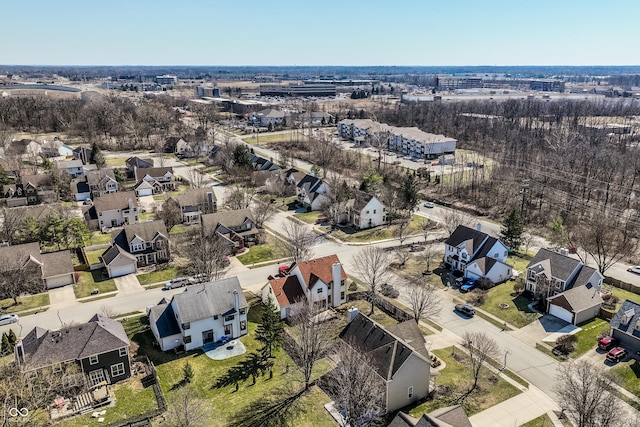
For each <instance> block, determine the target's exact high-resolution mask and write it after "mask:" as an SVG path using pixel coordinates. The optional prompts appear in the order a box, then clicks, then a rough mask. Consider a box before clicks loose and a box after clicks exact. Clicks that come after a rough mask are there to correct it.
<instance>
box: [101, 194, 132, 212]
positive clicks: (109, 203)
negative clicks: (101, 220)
mask: <svg viewBox="0 0 640 427" xmlns="http://www.w3.org/2000/svg"><path fill="white" fill-rule="evenodd" d="M129 200H131V203H132V204H133V207H138V199H137V198H136V193H135V191H122V192H119V193H110V194H104V195H102V196H100V197H98V198H96V200H95V201H94V202H93V207H95V210H96V211H97V212H105V211H110V210H117V209H128V208H129Z"/></svg>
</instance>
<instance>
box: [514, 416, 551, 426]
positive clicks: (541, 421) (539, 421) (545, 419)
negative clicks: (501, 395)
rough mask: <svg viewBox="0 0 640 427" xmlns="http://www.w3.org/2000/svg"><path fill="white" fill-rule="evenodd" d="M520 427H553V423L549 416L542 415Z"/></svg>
mask: <svg viewBox="0 0 640 427" xmlns="http://www.w3.org/2000/svg"><path fill="white" fill-rule="evenodd" d="M520 427H553V421H551V418H549V415H547V414H542V415H540V416H539V417H538V418H536V419H534V420H531V421H529V422H528V423H526V424H521V425H520Z"/></svg>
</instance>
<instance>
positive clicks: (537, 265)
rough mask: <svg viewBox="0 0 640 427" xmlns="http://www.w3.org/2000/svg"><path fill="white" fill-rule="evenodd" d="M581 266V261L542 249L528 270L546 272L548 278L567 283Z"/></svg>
mask: <svg viewBox="0 0 640 427" xmlns="http://www.w3.org/2000/svg"><path fill="white" fill-rule="evenodd" d="M581 264H582V262H581V261H579V260H576V259H573V258H571V257H569V256H566V255H562V254H559V253H557V252H553V251H550V250H548V249H544V248H542V249H540V250H539V251H538V253H537V254H536V255H535V256H534V257H533V258H532V259H531V262H529V265H527V269H530V268H531V269H537V270H534V271H536V272H541V271H543V270H544V271H545V272H546V273H547V274H546V276H547V277H553V278H556V279H558V280H561V281H563V282H566V281H567V280H569V278H570V277H571V274H572V273H573V272H574V271H575V270H576V268H577V267H578V266H580V265H581Z"/></svg>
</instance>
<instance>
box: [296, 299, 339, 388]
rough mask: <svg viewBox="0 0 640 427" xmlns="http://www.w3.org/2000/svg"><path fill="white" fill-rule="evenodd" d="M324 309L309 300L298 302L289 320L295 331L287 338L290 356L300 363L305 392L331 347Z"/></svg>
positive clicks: (329, 331)
mask: <svg viewBox="0 0 640 427" xmlns="http://www.w3.org/2000/svg"><path fill="white" fill-rule="evenodd" d="M323 310H324V307H322V306H320V305H318V304H316V303H314V302H313V301H309V300H307V299H304V300H301V301H297V302H296V303H295V306H294V308H293V310H292V313H291V315H290V316H289V321H290V322H291V328H289V334H288V335H287V336H286V338H285V342H286V345H287V352H288V353H289V355H290V356H291V358H292V359H293V360H294V362H295V363H296V365H297V367H298V369H299V370H300V373H301V374H302V381H303V383H304V389H305V390H308V389H309V386H310V385H311V377H312V375H313V368H314V367H315V366H316V363H317V362H318V360H320V359H321V358H323V357H324V356H325V354H326V351H327V349H328V347H329V345H330V344H331V331H332V329H331V326H330V323H328V322H324V321H323V320H322V319H321V316H319V314H320V313H322V311H323Z"/></svg>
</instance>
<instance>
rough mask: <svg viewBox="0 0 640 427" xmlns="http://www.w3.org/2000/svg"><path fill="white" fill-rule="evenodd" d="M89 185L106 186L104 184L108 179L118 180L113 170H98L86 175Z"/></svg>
mask: <svg viewBox="0 0 640 427" xmlns="http://www.w3.org/2000/svg"><path fill="white" fill-rule="evenodd" d="M86 177H87V184H89V185H104V184H103V182H105V181H107V179H106V178H107V177H109V178H111V179H112V180H114V181H115V180H116V175H115V173H114V172H113V169H97V170H94V171H89V172H87V173H86Z"/></svg>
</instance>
